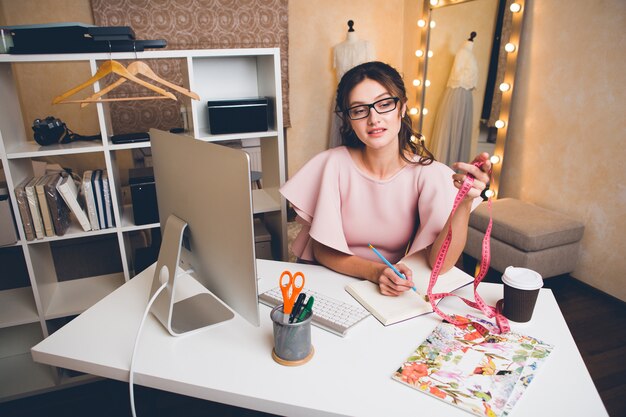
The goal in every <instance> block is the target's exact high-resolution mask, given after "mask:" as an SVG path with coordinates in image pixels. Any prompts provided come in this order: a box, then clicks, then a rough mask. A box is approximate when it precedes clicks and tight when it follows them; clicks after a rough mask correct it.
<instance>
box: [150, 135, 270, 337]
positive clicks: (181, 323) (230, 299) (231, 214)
mask: <svg viewBox="0 0 626 417" xmlns="http://www.w3.org/2000/svg"><path fill="white" fill-rule="evenodd" d="M150 141H151V144H152V161H153V168H154V177H155V184H156V193H157V201H158V207H159V218H160V222H161V230H162V232H163V239H162V245H161V250H160V252H159V260H158V261H157V270H156V272H155V279H154V281H153V286H152V294H154V292H155V291H156V289H158V287H159V286H160V284H159V279H164V275H165V277H168V276H169V279H170V285H168V287H167V288H166V291H164V292H163V295H162V296H161V295H160V296H159V297H158V298H157V301H155V304H154V306H155V307H153V310H152V312H153V313H155V316H157V318H159V320H160V321H161V322H162V323H163V324H164V325H165V326H166V328H168V327H169V328H168V330H169V331H170V333H172V334H174V333H176V335H178V334H182V333H187V332H189V331H192V330H195V329H196V328H197V327H198V326H200V327H205V326H206V325H210V324H212V323H214V322H215V323H217V322H220V321H223V320H228V319H229V318H231V317H232V313H231V314H230V316H229V314H228V312H225V311H224V309H221V310H220V304H221V303H220V302H219V300H221V301H222V302H223V303H225V304H226V305H228V307H230V308H231V309H232V310H234V311H235V312H237V313H238V314H240V315H241V316H242V317H244V318H245V319H246V320H248V321H249V322H250V323H251V324H253V325H255V326H258V325H259V323H260V320H259V307H258V292H257V278H256V260H255V252H254V250H255V246H254V229H253V208H252V190H251V187H250V162H249V157H248V155H247V154H246V153H245V152H243V151H240V150H236V149H231V148H228V147H226V146H221V145H216V144H212V143H208V142H204V141H201V140H197V139H194V138H191V137H189V136H184V135H175V134H172V133H167V132H163V131H160V130H156V129H151V130H150ZM185 225H186V226H185ZM181 243H182V245H181ZM181 246H182V247H181ZM173 265H176V267H177V268H174V267H173ZM188 268H191V269H193V274H192V276H193V277H194V278H195V279H196V280H197V281H198V282H199V283H200V284H202V285H203V286H204V287H206V289H208V290H209V291H210V292H211V293H212V294H214V295H215V296H216V297H217V298H219V300H214V299H213V300H211V299H209V298H208V297H206V296H202V297H197V299H195V300H190V299H187V300H183V301H180V302H177V303H174V302H173V299H174V295H175V285H172V282H175V280H174V277H175V274H174V273H172V271H173V270H174V269H178V273H180V272H181V269H182V270H187V269H188ZM161 282H163V281H161ZM192 298H193V297H192ZM159 299H160V300H159ZM155 308H156V310H154V309H155ZM166 310H167V311H166ZM159 311H160V313H159ZM159 316H161V317H159ZM165 316H168V317H165ZM164 321H165V322H167V324H166V323H164Z"/></svg>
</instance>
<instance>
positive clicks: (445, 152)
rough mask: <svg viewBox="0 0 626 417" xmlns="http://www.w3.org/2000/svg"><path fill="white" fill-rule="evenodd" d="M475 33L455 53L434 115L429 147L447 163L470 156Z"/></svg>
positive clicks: (475, 73)
mask: <svg viewBox="0 0 626 417" xmlns="http://www.w3.org/2000/svg"><path fill="white" fill-rule="evenodd" d="M475 37H476V32H472V34H471V35H470V38H469V39H468V40H466V41H465V42H464V43H463V45H462V46H461V48H460V49H459V51H458V52H457V54H456V56H455V57H454V64H453V65H452V70H451V71H450V76H449V78H448V83H447V86H446V87H447V88H446V90H445V92H444V94H443V96H442V99H441V102H440V103H439V109H438V111H437V114H436V116H435V124H434V127H433V133H432V140H431V142H430V149H431V151H432V152H433V153H434V155H435V158H437V160H439V161H440V162H443V163H444V164H446V165H450V164H452V163H454V162H457V161H466V160H468V159H469V157H470V155H469V153H470V148H471V141H472V129H473V117H474V110H473V96H472V91H473V90H474V89H475V88H476V84H477V82H478V64H477V63H476V58H475V57H474V53H473V52H472V49H473V48H474V38H475Z"/></svg>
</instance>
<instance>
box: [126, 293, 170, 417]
mask: <svg viewBox="0 0 626 417" xmlns="http://www.w3.org/2000/svg"><path fill="white" fill-rule="evenodd" d="M166 286H167V281H165V282H164V283H163V284H161V286H160V287H159V289H158V290H157V291H156V292H155V293H154V295H153V296H152V298H151V299H150V301H148V305H147V307H146V310H145V311H144V312H143V317H142V318H141V323H140V324H139V330H137V336H136V338H135V347H134V348H133V356H131V359H130V369H129V371H128V372H129V373H130V375H129V376H128V388H129V391H130V410H131V412H132V413H133V417H137V414H136V413H135V390H134V389H133V374H134V372H135V371H134V368H135V354H136V353H137V346H139V336H140V335H141V329H143V325H144V323H145V321H146V317H147V316H148V313H149V312H150V307H152V304H153V303H154V300H156V298H157V297H158V296H159V294H161V291H163V289H164V288H165V287H166Z"/></svg>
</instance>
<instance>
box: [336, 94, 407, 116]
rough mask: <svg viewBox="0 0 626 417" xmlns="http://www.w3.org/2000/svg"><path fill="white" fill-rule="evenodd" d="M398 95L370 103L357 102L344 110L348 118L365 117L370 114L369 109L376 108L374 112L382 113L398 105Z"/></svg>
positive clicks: (392, 109)
mask: <svg viewBox="0 0 626 417" xmlns="http://www.w3.org/2000/svg"><path fill="white" fill-rule="evenodd" d="M398 101H400V99H399V98H398V97H387V98H383V99H381V100H378V101H375V102H373V103H372V104H359V105H358V106H354V107H350V108H349V109H347V110H345V113H346V114H347V115H348V117H349V118H350V120H359V119H365V118H366V117H367V116H369V115H370V109H374V110H376V113H378V114H383V113H389V112H391V111H394V110H395V109H396V107H398Z"/></svg>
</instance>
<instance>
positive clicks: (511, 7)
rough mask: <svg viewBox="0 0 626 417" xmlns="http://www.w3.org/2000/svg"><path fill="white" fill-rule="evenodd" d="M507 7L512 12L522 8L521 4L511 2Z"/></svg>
mask: <svg viewBox="0 0 626 417" xmlns="http://www.w3.org/2000/svg"><path fill="white" fill-rule="evenodd" d="M509 9H510V10H511V11H512V12H513V13H517V12H519V11H520V10H522V5H521V4H519V3H511V6H510V7H509Z"/></svg>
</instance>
